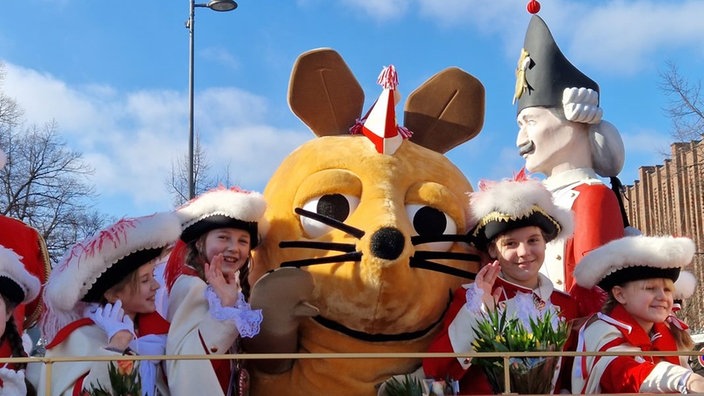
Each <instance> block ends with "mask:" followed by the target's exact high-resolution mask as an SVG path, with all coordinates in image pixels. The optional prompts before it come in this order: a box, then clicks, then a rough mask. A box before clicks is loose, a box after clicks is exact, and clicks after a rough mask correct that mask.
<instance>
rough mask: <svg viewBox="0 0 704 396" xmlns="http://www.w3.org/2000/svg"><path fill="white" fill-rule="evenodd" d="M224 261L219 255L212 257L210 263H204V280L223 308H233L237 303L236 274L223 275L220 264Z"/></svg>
mask: <svg viewBox="0 0 704 396" xmlns="http://www.w3.org/2000/svg"><path fill="white" fill-rule="evenodd" d="M224 260H225V259H224V256H223V255H222V253H220V254H218V255H216V256H215V257H213V260H212V262H211V263H205V266H204V269H205V280H206V281H207V282H208V284H209V285H211V286H212V287H213V290H215V294H217V296H218V297H219V298H220V302H221V303H222V306H223V307H233V306H235V303H236V302H237V297H238V293H239V291H240V285H239V281H238V279H237V275H236V272H233V273H231V274H225V273H223V271H222V263H223V261H224Z"/></svg>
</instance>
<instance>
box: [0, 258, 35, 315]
mask: <svg viewBox="0 0 704 396" xmlns="http://www.w3.org/2000/svg"><path fill="white" fill-rule="evenodd" d="M40 287H41V283H40V282H39V279H38V278H37V277H36V276H34V275H32V274H30V273H29V271H27V270H26V269H25V267H24V264H22V260H21V257H20V256H19V255H18V254H17V253H15V251H14V250H12V249H8V248H6V247H4V246H0V294H2V295H3V296H4V297H5V298H7V299H8V300H9V301H10V302H12V303H13V304H15V305H18V304H21V303H28V302H30V301H32V300H34V299H35V298H37V295H38V294H39V289H40Z"/></svg>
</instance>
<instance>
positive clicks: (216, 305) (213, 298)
mask: <svg viewBox="0 0 704 396" xmlns="http://www.w3.org/2000/svg"><path fill="white" fill-rule="evenodd" d="M238 294H239V296H238V298H237V302H236V303H235V306H234V307H223V306H222V302H221V301H220V297H218V295H217V294H215V290H214V289H213V288H212V287H211V286H208V287H206V288H205V299H206V300H208V307H209V312H210V315H211V316H212V317H213V318H215V319H216V320H220V321H228V322H232V323H234V324H235V326H236V327H237V331H239V333H240V335H241V336H242V337H247V338H252V337H254V336H255V335H257V334H259V325H260V324H261V323H262V319H263V317H262V310H261V309H252V308H251V307H250V305H249V304H248V303H247V302H246V301H245V299H244V295H243V294H242V293H241V292H239V293H238Z"/></svg>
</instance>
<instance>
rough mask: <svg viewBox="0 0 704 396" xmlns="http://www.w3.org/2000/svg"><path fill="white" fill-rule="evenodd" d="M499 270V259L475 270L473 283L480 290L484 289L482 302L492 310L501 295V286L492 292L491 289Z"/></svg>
mask: <svg viewBox="0 0 704 396" xmlns="http://www.w3.org/2000/svg"><path fill="white" fill-rule="evenodd" d="M499 272H501V267H500V266H499V261H498V260H494V261H493V262H491V263H489V264H487V265H485V266H484V267H482V269H480V270H479V272H477V276H476V277H475V278H474V284H475V285H476V286H477V287H478V288H479V289H481V290H483V291H484V295H483V296H482V302H483V303H484V306H486V307H487V309H490V310H493V309H494V307H495V306H496V302H497V301H498V300H499V297H500V296H501V292H502V288H500V287H498V288H496V290H494V292H493V293H492V292H491V289H492V288H493V287H494V282H496V278H497V277H498V276H499Z"/></svg>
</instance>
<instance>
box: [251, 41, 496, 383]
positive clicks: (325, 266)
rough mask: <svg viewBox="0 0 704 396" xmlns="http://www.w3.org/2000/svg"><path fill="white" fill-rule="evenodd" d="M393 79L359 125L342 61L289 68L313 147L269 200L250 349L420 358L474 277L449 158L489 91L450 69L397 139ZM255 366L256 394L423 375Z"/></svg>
mask: <svg viewBox="0 0 704 396" xmlns="http://www.w3.org/2000/svg"><path fill="white" fill-rule="evenodd" d="M397 81H398V80H397V77H396V73H395V69H394V68H393V67H388V68H386V69H384V71H383V73H382V76H380V80H379V83H380V84H381V85H382V86H383V87H384V88H383V90H382V93H381V95H380V97H379V98H378V99H377V101H376V102H375V104H374V105H373V106H372V108H371V109H370V111H369V112H368V113H367V114H366V115H364V116H362V113H361V112H362V107H363V104H364V94H363V92H362V89H361V87H360V86H359V84H358V83H357V81H356V79H355V78H354V76H353V75H352V73H351V71H350V70H349V69H348V67H347V65H346V64H345V62H344V61H343V60H342V58H341V57H340V55H339V54H338V53H337V52H335V51H333V50H330V49H318V50H312V51H309V52H307V53H304V54H302V55H301V56H300V57H299V58H298V60H297V61H296V64H295V65H294V68H293V72H292V76H291V81H290V85H289V103H290V106H291V108H292V110H293V112H294V113H295V114H296V115H297V116H298V117H299V118H300V119H301V120H302V121H303V122H304V123H305V124H306V125H308V127H310V129H311V130H312V131H313V132H314V133H315V134H316V136H317V137H316V138H314V139H313V140H311V141H309V142H307V143H304V144H303V145H301V146H300V147H298V148H297V149H296V150H294V151H293V152H292V153H291V154H290V155H289V156H288V157H287V158H285V159H284V160H283V162H282V163H281V165H280V167H279V169H278V170H277V171H276V172H275V173H274V175H273V176H272V178H271V179H270V181H269V183H268V185H267V186H266V189H265V190H264V196H265V199H266V201H267V205H268V207H267V212H266V217H267V219H268V220H269V222H270V224H271V228H270V231H269V233H268V234H267V237H266V238H265V240H264V241H263V244H262V245H261V246H260V247H259V248H257V250H256V251H255V252H254V268H253V271H252V277H251V278H250V279H251V280H252V282H251V283H252V284H253V287H252V294H251V298H250V303H251V305H252V308H258V309H263V311H264V312H263V316H264V321H263V322H262V328H261V332H260V334H259V335H258V336H257V337H255V338H253V339H252V340H247V342H246V343H245V345H244V347H245V350H246V351H248V352H305V353H377V352H378V353H404V352H406V353H408V352H419V353H422V352H425V351H426V350H427V348H428V346H429V344H430V342H431V340H432V339H433V336H434V335H435V334H436V333H437V331H438V330H439V329H440V327H439V325H440V323H441V322H442V319H443V315H444V313H445V312H446V309H447V307H448V304H449V302H450V297H451V295H452V294H451V292H452V291H453V290H455V289H456V288H457V287H458V286H459V285H460V284H462V283H465V282H467V281H468V279H469V280H471V279H473V277H474V275H475V274H476V272H477V271H478V269H479V262H480V258H479V256H478V254H479V253H478V252H477V251H476V249H474V248H473V247H471V246H470V245H469V244H468V243H467V242H466V233H467V216H468V202H469V200H468V196H467V193H468V192H470V191H471V190H472V187H471V185H470V183H469V182H468V180H467V179H466V177H465V176H464V175H463V174H462V172H461V171H460V170H459V169H458V168H457V167H456V166H455V165H453V164H452V163H451V162H450V161H449V160H448V159H447V157H445V156H444V155H443V154H444V153H445V152H446V151H448V150H449V149H451V148H452V147H455V146H457V145H459V144H461V143H463V142H465V141H467V140H469V139H471V138H473V137H474V136H475V135H476V134H477V133H479V131H480V129H481V126H482V124H483V114H484V88H483V86H482V84H481V83H480V82H479V81H478V80H477V79H475V78H474V77H472V76H471V75H469V74H468V73H466V72H464V71H462V70H460V69H458V68H454V67H451V68H448V69H445V70H443V71H441V72H439V73H438V74H436V75H434V76H433V77H431V78H430V79H429V80H428V81H426V82H425V83H424V84H422V85H421V86H420V87H419V88H417V89H416V90H415V91H414V92H413V93H411V94H410V95H409V97H408V99H407V100H406V104H405V116H404V127H401V126H399V125H398V124H397V122H396V117H395V105H396V102H397V101H398V100H399V98H400V95H399V94H398V91H397V89H396V88H397V86H396V84H397ZM350 130H351V131H350ZM267 271H269V272H267ZM257 279H258V280H257ZM255 280H256V283H255V282H254V281H255ZM253 363H254V364H253V367H252V370H251V373H252V387H251V390H252V393H253V394H255V395H284V394H285V395H331V394H335V395H355V396H358V395H375V394H376V393H377V390H376V388H377V386H378V385H379V384H380V383H382V382H384V381H385V380H386V379H388V378H389V377H391V376H393V375H398V374H404V373H411V372H413V371H415V370H416V369H418V368H419V367H420V365H421V361H420V359H418V358H409V357H404V356H401V357H395V358H384V359H334V358H333V359H319V358H317V359H307V358H306V359H298V360H280V361H267V360H265V359H261V361H258V362H253Z"/></svg>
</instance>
